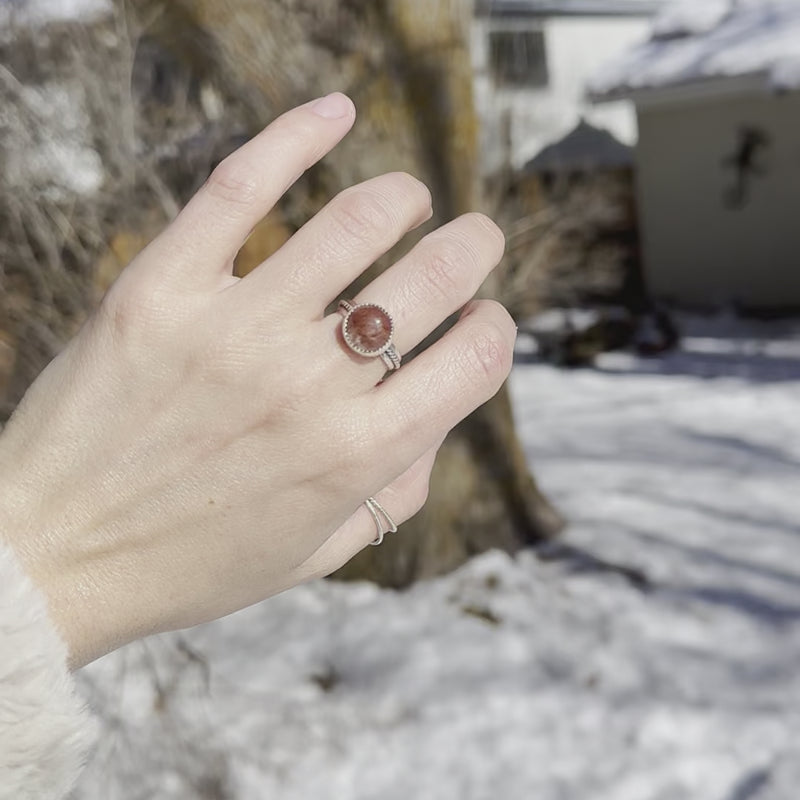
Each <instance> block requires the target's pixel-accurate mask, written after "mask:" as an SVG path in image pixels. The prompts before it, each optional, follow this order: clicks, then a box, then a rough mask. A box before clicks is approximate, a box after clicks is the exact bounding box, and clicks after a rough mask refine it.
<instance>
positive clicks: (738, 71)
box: [588, 0, 800, 100]
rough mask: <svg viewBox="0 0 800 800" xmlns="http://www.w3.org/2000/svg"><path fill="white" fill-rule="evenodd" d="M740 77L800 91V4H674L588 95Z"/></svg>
mask: <svg viewBox="0 0 800 800" xmlns="http://www.w3.org/2000/svg"><path fill="white" fill-rule="evenodd" d="M743 77H756V78H763V81H761V82H760V84H759V85H762V86H763V87H764V88H771V89H800V0H673V2H672V3H670V4H669V5H668V6H666V7H665V8H664V10H663V11H662V13H661V14H659V16H658V17H657V18H656V20H655V22H654V25H653V31H652V35H651V37H650V39H649V40H648V41H647V42H645V43H643V44H641V45H639V46H638V47H635V48H633V49H632V50H630V51H628V52H627V53H624V54H623V55H622V56H621V57H619V58H618V59H616V60H614V61H613V62H611V63H610V64H608V65H606V67H604V68H603V69H601V70H600V72H599V73H598V74H597V75H595V76H594V78H593V79H592V80H591V81H590V84H589V87H588V88H589V93H590V95H592V96H593V97H594V98H595V99H600V100H603V99H614V98H617V97H624V96H630V95H632V94H637V93H641V92H649V91H654V90H659V89H664V88H671V87H679V86H686V85H690V84H698V83H703V82H708V81H713V80H715V79H733V78H743Z"/></svg>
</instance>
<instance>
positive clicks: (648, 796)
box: [78, 320, 800, 800]
mask: <svg viewBox="0 0 800 800" xmlns="http://www.w3.org/2000/svg"><path fill="white" fill-rule="evenodd" d="M688 325H689V332H690V334H691V335H690V336H689V337H688V338H687V339H686V340H685V342H684V349H683V351H682V352H680V353H677V354H674V355H672V356H670V357H668V358H666V359H663V360H658V361H640V360H637V359H634V358H631V357H628V356H624V355H609V356H607V357H605V358H604V359H603V360H602V362H601V363H600V365H599V367H598V369H594V370H580V371H574V372H565V371H559V370H556V369H554V368H551V367H548V366H543V365H539V364H519V365H518V366H517V367H516V368H515V371H514V374H513V377H512V389H513V396H514V399H515V404H516V411H517V416H518V422H519V427H520V431H521V435H522V438H523V441H524V442H525V444H526V446H527V448H528V451H529V453H530V459H531V462H532V463H533V464H534V465H535V468H536V472H537V475H538V476H539V478H540V480H541V482H542V484H543V485H544V488H545V490H546V491H547V492H548V493H549V495H550V496H551V497H552V498H553V499H554V500H555V501H556V502H557V504H558V505H559V506H560V507H561V508H562V509H563V511H564V512H565V513H566V514H567V515H568V517H569V518H570V520H571V525H570V528H569V529H568V531H567V533H566V536H565V541H566V542H567V543H568V544H569V545H572V546H574V547H575V548H578V549H582V550H587V551H589V552H590V553H592V554H594V555H595V556H597V557H598V558H599V559H604V560H607V561H610V562H614V563H616V564H618V565H621V566H628V567H631V568H634V569H635V570H639V571H641V573H642V574H643V575H644V576H646V578H647V581H648V583H646V584H642V583H641V582H637V581H631V580H629V579H627V578H626V577H624V576H623V575H621V574H619V573H614V572H609V571H603V570H598V569H594V568H591V562H590V561H589V560H580V559H569V560H566V561H564V560H555V561H540V560H538V559H537V558H535V557H534V556H533V555H532V554H531V553H525V554H522V555H521V556H520V557H518V558H516V559H511V558H509V557H507V556H505V555H503V554H500V553H497V552H495V553H488V554H486V555H485V556H483V557H481V558H478V559H476V560H475V561H474V562H473V563H471V564H469V565H467V566H466V567H465V568H463V569H462V570H460V571H459V572H457V573H456V574H454V575H451V576H448V577H446V578H443V579H439V580H435V581H431V582H429V583H425V584H420V585H418V586H416V587H414V588H413V589H412V590H410V591H409V592H407V593H403V594H396V593H394V592H389V591H381V590H379V589H376V588H374V587H372V586H368V585H356V586H353V585H337V584H334V583H330V582H321V583H318V584H316V585H312V586H307V587H301V588H299V589H296V590H294V591H292V592H289V593H286V594H284V595H282V596H280V597H278V598H275V599H273V600H271V601H269V602H267V603H264V604H261V605H260V606H257V607H254V608H251V609H248V610H246V611H243V612H241V613H240V614H238V615H236V616H234V617H232V618H228V619H226V620H223V621H221V622H218V623H214V624H211V625H206V626H202V627H200V628H197V629H194V630H193V631H190V632H188V633H186V634H183V635H182V637H181V638H180V639H178V638H177V637H161V638H158V639H154V640H151V641H150V642H148V643H146V644H138V645H134V646H131V647H129V648H127V649H126V650H124V651H121V652H119V653H117V654H115V655H113V656H111V657H108V658H106V659H104V660H103V661H101V662H99V663H97V664H95V665H93V666H92V667H91V668H90V669H89V670H87V674H88V675H90V676H92V677H93V679H94V681H95V689H94V702H95V703H96V704H97V705H98V706H101V707H102V708H103V713H104V716H105V718H106V723H105V735H104V736H103V739H102V742H101V746H100V749H99V750H98V753H97V755H96V757H95V760H94V762H93V764H92V766H91V768H90V770H89V771H88V773H87V774H86V780H85V781H84V783H83V785H82V789H81V791H80V792H79V793H78V797H79V798H92V800H94V799H95V798H103V800H106V799H108V800H114V798H125V800H133V799H134V798H156V797H157V798H236V800H240V799H241V800H244V799H245V798H247V800H260V798H270V799H272V800H301V798H302V800H311V799H312V798H320V799H323V798H325V799H329V798H334V799H335V800H376V799H377V798H380V799H381V800H410V799H411V798H413V799H414V800H428V799H429V798H430V800H490V799H491V800H528V799H529V798H530V799H531V800H533V799H535V800H797V797H798V791H799V790H798V786H800V328H797V327H796V326H795V328H794V329H792V328H791V327H787V326H775V325H772V326H759V325H749V326H747V325H742V324H741V323H725V322H719V321H716V322H713V323H705V322H702V321H699V320H694V321H692V320H690V321H688ZM399 535H402V534H399ZM180 642H183V644H180ZM200 655H201V656H202V659H199V658H198V656H200ZM153 676H156V677H157V679H156V680H155V681H154V680H153ZM154 683H155V684H156V685H155V686H154ZM187 775H191V776H193V777H192V778H191V779H189V778H187V777H186V776H187Z"/></svg>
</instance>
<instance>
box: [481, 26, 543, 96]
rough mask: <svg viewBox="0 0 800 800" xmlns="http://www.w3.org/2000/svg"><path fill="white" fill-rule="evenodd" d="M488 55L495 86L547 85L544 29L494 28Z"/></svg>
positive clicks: (538, 86)
mask: <svg viewBox="0 0 800 800" xmlns="http://www.w3.org/2000/svg"><path fill="white" fill-rule="evenodd" d="M489 58H490V59H491V66H492V72H493V74H494V79H495V82H496V83H497V84H498V86H520V87H522V86H528V87H533V88H543V87H545V86H547V83H548V74H547V50H546V48H545V38H544V31H530V30H527V31H493V32H492V33H490V34H489Z"/></svg>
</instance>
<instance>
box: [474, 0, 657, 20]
mask: <svg viewBox="0 0 800 800" xmlns="http://www.w3.org/2000/svg"><path fill="white" fill-rule="evenodd" d="M663 5H664V0H476V3H475V13H476V14H477V15H478V16H482V17H500V18H509V17H511V18H517V19H525V18H533V17H578V16H580V17H649V16H652V15H653V14H654V13H655V12H656V11H658V10H659V9H660V8H661V7H662V6H663Z"/></svg>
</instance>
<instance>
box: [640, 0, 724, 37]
mask: <svg viewBox="0 0 800 800" xmlns="http://www.w3.org/2000/svg"><path fill="white" fill-rule="evenodd" d="M729 11H730V0H673V2H672V3H670V4H668V5H667V6H666V8H665V9H664V10H663V11H662V12H661V13H660V14H659V15H658V16H657V17H656V19H655V22H654V23H653V38H655V39H674V38H676V37H679V36H690V35H694V34H700V33H708V32H709V31H711V30H713V29H714V28H716V27H717V25H719V24H720V22H722V20H723V19H724V18H725V17H726V16H727V15H728V12H729Z"/></svg>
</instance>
